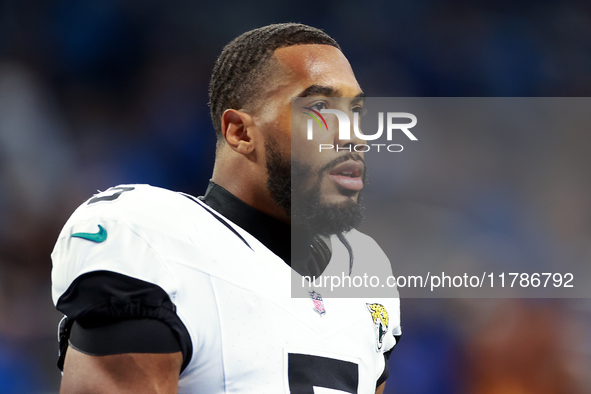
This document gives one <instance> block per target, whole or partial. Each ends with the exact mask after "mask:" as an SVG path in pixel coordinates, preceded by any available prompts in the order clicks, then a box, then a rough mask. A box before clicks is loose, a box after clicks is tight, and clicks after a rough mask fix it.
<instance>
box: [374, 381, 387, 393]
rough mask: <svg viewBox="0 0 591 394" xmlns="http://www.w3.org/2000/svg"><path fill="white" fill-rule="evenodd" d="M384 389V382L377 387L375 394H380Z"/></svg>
mask: <svg viewBox="0 0 591 394" xmlns="http://www.w3.org/2000/svg"><path fill="white" fill-rule="evenodd" d="M385 388H386V382H384V383H382V384H380V385H379V386H378V388H377V389H376V394H382V393H383V392H384V389H385Z"/></svg>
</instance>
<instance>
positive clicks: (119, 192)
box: [88, 186, 135, 205]
mask: <svg viewBox="0 0 591 394" xmlns="http://www.w3.org/2000/svg"><path fill="white" fill-rule="evenodd" d="M134 189H135V187H131V186H118V187H112V188H110V189H107V190H106V191H105V193H106V192H112V191H115V193H113V194H110V195H108V196H102V197H94V198H91V199H90V201H89V202H88V205H90V204H94V203H95V202H100V201H113V200H115V199H117V198H118V197H119V196H120V195H122V194H123V193H125V192H130V191H132V190H134Z"/></svg>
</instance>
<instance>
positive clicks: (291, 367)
mask: <svg viewBox="0 0 591 394" xmlns="http://www.w3.org/2000/svg"><path fill="white" fill-rule="evenodd" d="M287 357H288V358H287V376H288V380H289V391H290V392H291V393H292V394H314V387H324V388H327V389H333V390H339V391H342V392H343V393H352V394H357V387H358V385H359V367H358V365H357V364H355V363H352V362H349V361H343V360H335V359H333V358H327V357H320V356H312V355H310V354H299V353H289V354H288V355H287Z"/></svg>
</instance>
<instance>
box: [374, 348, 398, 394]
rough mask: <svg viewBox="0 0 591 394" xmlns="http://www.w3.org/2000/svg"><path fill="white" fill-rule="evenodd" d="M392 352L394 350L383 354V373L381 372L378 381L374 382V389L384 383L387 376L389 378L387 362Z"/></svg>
mask: <svg viewBox="0 0 591 394" xmlns="http://www.w3.org/2000/svg"><path fill="white" fill-rule="evenodd" d="M392 350H394V348H392V349H390V350H388V351H387V352H385V353H384V372H382V374H381V375H380V377H379V379H378V381H377V382H376V388H378V387H380V384H382V383H384V382H385V381H386V380H387V379H388V376H390V366H389V360H390V354H392Z"/></svg>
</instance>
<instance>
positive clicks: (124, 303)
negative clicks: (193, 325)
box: [56, 271, 193, 371]
mask: <svg viewBox="0 0 591 394" xmlns="http://www.w3.org/2000/svg"><path fill="white" fill-rule="evenodd" d="M56 308H57V309H58V310H59V311H60V312H62V313H64V314H65V315H66V316H67V319H65V320H64V321H62V322H61V323H60V332H59V337H60V349H63V350H62V351H61V353H60V357H59V359H58V367H59V368H60V369H61V370H63V364H64V359H65V349H66V348H67V346H66V344H67V341H68V339H70V335H71V332H72V325H73V324H74V321H77V322H78V323H79V324H80V326H82V327H100V326H104V325H107V324H113V323H117V322H121V321H123V320H131V319H144V320H146V321H149V319H154V320H158V321H161V322H163V323H164V324H166V325H167V326H168V327H169V328H170V330H171V331H172V333H173V335H174V337H175V338H176V340H177V342H178V344H179V346H180V350H181V351H182V353H183V365H182V368H181V371H183V370H184V369H185V368H186V366H187V365H188V364H189V361H190V360H191V356H192V354H193V345H192V343H191V337H190V336H189V332H188V331H187V328H186V327H185V325H184V324H183V322H182V321H181V319H180V318H179V317H178V315H177V314H176V306H175V305H174V304H173V303H172V301H171V300H170V297H169V296H168V294H167V293H166V292H165V291H164V290H163V289H162V288H161V287H159V286H157V285H155V284H153V283H149V282H145V281H143V280H140V279H137V278H132V277H129V276H126V275H122V274H118V273H116V272H111V271H93V272H89V273H86V274H83V275H80V276H79V277H77V278H76V279H75V280H74V281H73V282H72V284H71V285H70V287H68V290H66V292H65V293H64V294H62V296H61V297H60V298H59V300H58V301H57V304H56ZM145 327H146V332H145V333H142V335H144V334H146V335H147V336H148V337H152V335H151V332H153V331H152V330H151V329H150V327H153V326H152V324H150V323H148V325H147V326H145ZM137 336H138V337H139V336H140V335H137ZM157 340H159V338H157ZM143 341H144V340H143V339H138V341H137V342H136V343H135V345H132V346H134V348H135V349H136V351H134V352H135V353H138V352H139V353H142V351H138V349H140V348H141V344H142V342H143ZM74 344H75V345H76V343H74ZM114 345H115V344H114V343H111V344H108V345H105V346H108V347H112V346H114ZM82 350H84V349H82ZM122 352H123V353H125V351H122ZM146 352H149V350H148V351H146ZM143 353H145V352H143Z"/></svg>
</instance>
